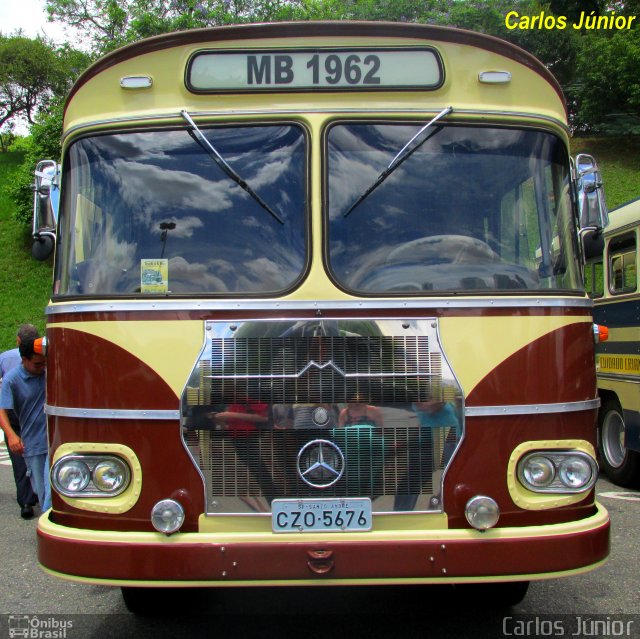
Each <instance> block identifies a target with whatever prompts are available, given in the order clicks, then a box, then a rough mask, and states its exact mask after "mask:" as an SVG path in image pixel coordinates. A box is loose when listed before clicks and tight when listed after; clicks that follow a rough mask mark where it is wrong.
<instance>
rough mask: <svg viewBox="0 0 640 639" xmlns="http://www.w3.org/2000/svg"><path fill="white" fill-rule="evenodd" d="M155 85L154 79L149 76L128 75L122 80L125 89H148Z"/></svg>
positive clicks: (121, 83)
mask: <svg viewBox="0 0 640 639" xmlns="http://www.w3.org/2000/svg"><path fill="white" fill-rule="evenodd" d="M152 84H153V78H152V77H151V76H148V75H128V76H125V77H124V78H120V86H121V87H122V88H123V89H148V88H150V87H151V85H152Z"/></svg>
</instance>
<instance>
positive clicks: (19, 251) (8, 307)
mask: <svg viewBox="0 0 640 639" xmlns="http://www.w3.org/2000/svg"><path fill="white" fill-rule="evenodd" d="M22 160H23V156H22V154H21V153H18V152H11V151H10V152H9V153H2V154H0V270H1V272H2V278H1V279H0V350H3V351H4V350H6V349H9V348H13V347H14V346H15V342H16V337H15V335H16V329H17V328H18V326H19V325H20V324H23V323H25V322H29V323H31V324H35V325H36V326H37V327H38V328H39V329H40V331H43V330H44V324H45V321H44V308H45V306H46V304H47V300H48V298H49V292H50V289H51V261H47V262H37V261H36V260H34V259H33V258H32V257H31V250H30V249H31V233H30V232H29V229H28V228H26V227H25V226H24V225H23V224H18V223H17V222H16V221H15V220H14V219H13V203H12V202H11V200H10V198H9V197H8V195H7V193H6V188H4V187H5V186H6V185H7V184H10V183H11V182H12V181H13V180H14V179H15V175H16V172H17V169H18V166H19V164H20V162H21V161H22Z"/></svg>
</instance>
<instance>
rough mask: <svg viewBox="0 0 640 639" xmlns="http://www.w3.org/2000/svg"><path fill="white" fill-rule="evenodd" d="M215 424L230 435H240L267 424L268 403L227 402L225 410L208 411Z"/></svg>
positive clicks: (264, 426)
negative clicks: (217, 411)
mask: <svg viewBox="0 0 640 639" xmlns="http://www.w3.org/2000/svg"><path fill="white" fill-rule="evenodd" d="M210 417H211V418H212V419H213V421H214V422H215V424H216V426H221V427H222V428H224V429H225V430H228V431H229V434H230V435H231V437H242V436H245V435H247V434H249V433H250V432H252V431H255V430H258V429H259V428H266V427H268V425H269V404H261V403H254V404H229V406H228V407H227V410H225V411H221V412H219V413H210Z"/></svg>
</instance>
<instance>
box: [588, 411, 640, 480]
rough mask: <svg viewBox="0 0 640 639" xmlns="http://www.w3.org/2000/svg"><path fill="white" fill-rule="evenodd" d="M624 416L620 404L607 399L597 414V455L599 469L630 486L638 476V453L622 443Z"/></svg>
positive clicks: (639, 461)
mask: <svg viewBox="0 0 640 639" xmlns="http://www.w3.org/2000/svg"><path fill="white" fill-rule="evenodd" d="M624 431H625V427H624V417H623V412H622V408H621V407H620V404H619V403H618V402H617V401H616V400H615V399H607V400H605V401H604V403H603V404H602V408H601V409H600V414H599V416H598V456H599V458H600V459H599V461H600V467H601V469H602V470H603V471H604V472H605V473H606V474H607V476H608V477H609V479H611V481H613V482H614V483H615V484H618V485H619V486H632V485H633V484H635V483H636V481H637V480H638V477H640V455H639V454H638V453H637V452H635V451H633V450H629V449H628V448H627V447H626V446H625V443H624V438H625V433H624Z"/></svg>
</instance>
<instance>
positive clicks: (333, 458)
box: [298, 439, 345, 488]
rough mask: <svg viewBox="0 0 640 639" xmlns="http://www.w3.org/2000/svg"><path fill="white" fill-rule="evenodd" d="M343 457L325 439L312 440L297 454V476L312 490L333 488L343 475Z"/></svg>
mask: <svg viewBox="0 0 640 639" xmlns="http://www.w3.org/2000/svg"><path fill="white" fill-rule="evenodd" d="M344 467H345V463H344V455H343V454H342V451H341V450H340V449H339V448H338V447H337V446H336V445H335V444H334V443H333V442H330V441H328V440H326V439H314V440H313V441H311V442H309V443H307V444H305V445H304V446H303V447H302V448H301V449H300V452H299V453H298V475H300V477H301V478H302V480H303V481H304V482H306V483H307V484H309V486H313V487H314V488H328V487H329V486H333V484H335V483H336V482H337V481H338V480H339V479H340V477H342V473H344Z"/></svg>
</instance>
